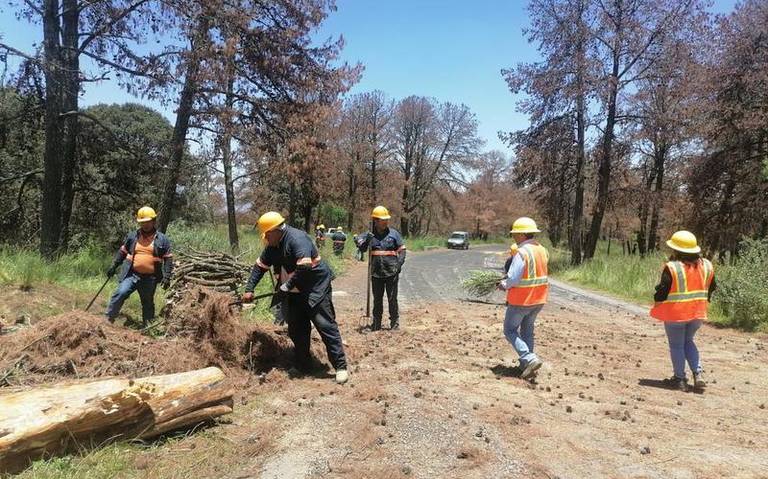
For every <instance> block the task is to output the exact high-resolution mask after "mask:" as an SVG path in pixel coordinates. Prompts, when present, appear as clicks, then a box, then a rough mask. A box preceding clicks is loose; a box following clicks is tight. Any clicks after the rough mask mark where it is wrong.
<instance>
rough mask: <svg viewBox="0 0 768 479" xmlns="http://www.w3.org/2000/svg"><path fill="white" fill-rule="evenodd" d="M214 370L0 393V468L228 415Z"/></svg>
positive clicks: (225, 393)
mask: <svg viewBox="0 0 768 479" xmlns="http://www.w3.org/2000/svg"><path fill="white" fill-rule="evenodd" d="M232 395H233V390H232V389H231V388H230V387H229V386H228V385H227V384H226V382H225V377H224V374H223V373H222V372H221V370H220V369H218V368H213V367H211V368H206V369H200V370H197V371H189V372H185V373H179V374H169V375H166V376H151V377H147V378H142V379H136V380H129V379H117V378H112V379H103V380H92V381H88V382H81V383H76V384H63V385H56V386H48V387H39V388H35V389H31V390H28V391H21V392H13V393H8V394H5V395H3V396H0V411H3V413H4V414H3V417H2V419H0V431H3V435H2V436H0V472H18V471H20V470H22V469H23V468H25V467H27V466H28V465H29V463H30V462H31V461H33V460H35V459H38V458H40V457H50V456H52V455H61V454H65V453H67V452H70V451H81V450H82V448H84V447H89V446H90V445H93V444H97V445H101V444H105V443H108V442H111V441H114V440H117V439H121V440H130V439H149V438H152V437H156V436H158V435H160V434H164V433H166V432H169V431H173V430H176V429H181V428H188V427H193V426H196V425H198V424H201V423H204V422H207V421H209V420H210V419H211V418H214V417H217V416H221V415H223V414H228V413H231V412H232V407H233V402H232Z"/></svg>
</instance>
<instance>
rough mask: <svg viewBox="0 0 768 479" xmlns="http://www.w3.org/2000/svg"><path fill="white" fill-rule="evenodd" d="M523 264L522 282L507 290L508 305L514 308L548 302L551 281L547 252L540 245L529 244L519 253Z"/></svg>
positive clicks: (521, 248) (522, 247)
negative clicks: (548, 275) (548, 273)
mask: <svg viewBox="0 0 768 479" xmlns="http://www.w3.org/2000/svg"><path fill="white" fill-rule="evenodd" d="M518 253H519V254H520V257H521V259H522V260H523V263H524V264H525V266H524V268H523V276H522V278H521V279H520V282H519V283H518V284H517V285H516V286H513V287H512V288H509V289H508V290H507V304H510V305H512V306H536V305H539V304H544V303H546V302H547V296H548V293H549V279H548V277H547V263H548V260H549V257H548V255H547V250H546V249H545V248H544V247H543V246H541V245H540V244H538V243H528V244H524V245H523V246H521V247H520V250H519V252H518Z"/></svg>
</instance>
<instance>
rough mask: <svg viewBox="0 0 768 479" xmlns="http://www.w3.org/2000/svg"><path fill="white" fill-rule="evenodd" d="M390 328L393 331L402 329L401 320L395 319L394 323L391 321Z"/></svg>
mask: <svg viewBox="0 0 768 479" xmlns="http://www.w3.org/2000/svg"><path fill="white" fill-rule="evenodd" d="M389 329H391V330H393V331H394V330H397V329H400V322H399V321H395V322H394V323H390V325H389Z"/></svg>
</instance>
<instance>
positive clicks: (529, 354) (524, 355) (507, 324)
mask: <svg viewBox="0 0 768 479" xmlns="http://www.w3.org/2000/svg"><path fill="white" fill-rule="evenodd" d="M543 307H544V305H538V306H512V305H507V314H506V315H505V317H504V336H505V337H506V338H507V341H509V343H510V344H511V345H512V346H513V347H514V348H515V351H517V355H518V356H520V366H525V365H526V364H528V362H530V361H532V360H534V359H536V354H535V353H534V352H533V323H534V321H536V316H538V314H539V312H540V311H541V308H543Z"/></svg>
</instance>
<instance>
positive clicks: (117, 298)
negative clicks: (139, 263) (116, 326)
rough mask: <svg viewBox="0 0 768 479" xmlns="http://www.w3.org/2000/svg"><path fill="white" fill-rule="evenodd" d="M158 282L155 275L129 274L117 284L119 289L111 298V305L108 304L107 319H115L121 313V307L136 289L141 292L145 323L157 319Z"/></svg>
mask: <svg viewBox="0 0 768 479" xmlns="http://www.w3.org/2000/svg"><path fill="white" fill-rule="evenodd" d="M156 287H157V284H156V282H155V277H154V276H153V275H143V274H142V275H140V274H137V273H134V272H131V273H129V274H128V276H126V277H125V279H123V280H122V281H120V283H119V284H118V285H117V289H116V290H115V292H114V293H113V294H112V297H111V298H110V299H109V306H107V312H106V316H107V319H109V320H113V319H115V318H116V317H117V315H118V314H119V313H120V308H122V307H123V303H124V302H125V300H126V299H128V296H130V295H131V294H132V293H133V292H134V291H138V292H139V298H140V299H141V319H142V320H143V322H144V324H147V323H149V322H150V321H152V320H153V319H155V288H156Z"/></svg>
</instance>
